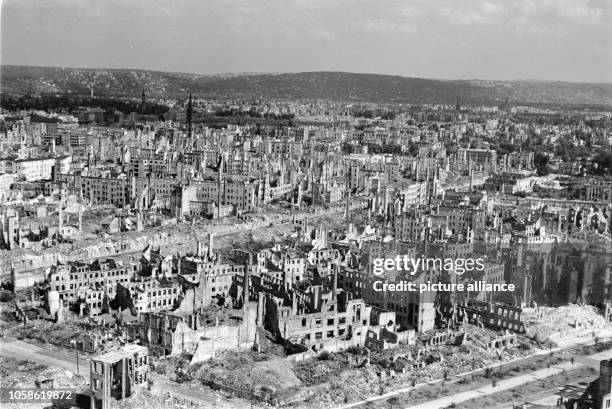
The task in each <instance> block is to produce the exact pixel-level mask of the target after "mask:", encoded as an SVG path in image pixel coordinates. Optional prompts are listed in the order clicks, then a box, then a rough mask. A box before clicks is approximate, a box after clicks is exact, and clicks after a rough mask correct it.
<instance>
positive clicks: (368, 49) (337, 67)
mask: <svg viewBox="0 0 612 409" xmlns="http://www.w3.org/2000/svg"><path fill="white" fill-rule="evenodd" d="M0 1H1V2H2V4H1V6H0V14H1V19H0V34H1V36H0V37H1V41H0V62H1V63H2V64H13V65H37V66H57V67H79V68H143V69H154V70H161V71H179V72H191V73H199V74H212V73H230V72H232V73H240V72H303V71H348V72H365V73H377V74H393V75H402V76H408V77H424V78H444V79H492V80H510V79H541V80H561V81H577V82H612V0H0Z"/></svg>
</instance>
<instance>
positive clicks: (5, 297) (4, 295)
mask: <svg viewBox="0 0 612 409" xmlns="http://www.w3.org/2000/svg"><path fill="white" fill-rule="evenodd" d="M13 298H15V297H14V295H13V292H12V291H8V290H2V291H0V301H1V302H9V301H13Z"/></svg>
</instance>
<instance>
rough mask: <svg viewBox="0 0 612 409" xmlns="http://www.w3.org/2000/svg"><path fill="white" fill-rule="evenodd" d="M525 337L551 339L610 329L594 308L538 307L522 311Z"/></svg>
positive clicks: (576, 306) (578, 306)
mask: <svg viewBox="0 0 612 409" xmlns="http://www.w3.org/2000/svg"><path fill="white" fill-rule="evenodd" d="M523 319H524V322H525V326H526V328H527V335H528V336H530V337H532V338H534V339H551V340H553V338H555V337H559V336H561V337H563V336H568V335H571V334H575V333H587V332H589V331H593V330H597V329H602V328H610V325H609V324H608V323H606V321H605V319H604V317H603V316H602V315H601V314H599V313H598V311H597V309H596V308H595V307H592V306H589V305H576V304H571V305H564V306H560V307H538V308H529V309H524V310H523Z"/></svg>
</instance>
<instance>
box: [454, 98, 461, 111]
mask: <svg viewBox="0 0 612 409" xmlns="http://www.w3.org/2000/svg"><path fill="white" fill-rule="evenodd" d="M455 111H461V105H459V95H457V103H456V104H455Z"/></svg>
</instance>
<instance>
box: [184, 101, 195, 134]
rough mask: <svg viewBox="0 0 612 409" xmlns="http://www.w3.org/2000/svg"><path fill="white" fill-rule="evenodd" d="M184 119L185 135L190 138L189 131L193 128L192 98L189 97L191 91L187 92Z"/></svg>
mask: <svg viewBox="0 0 612 409" xmlns="http://www.w3.org/2000/svg"><path fill="white" fill-rule="evenodd" d="M185 121H186V122H187V124H186V125H187V137H188V138H189V139H191V133H192V129H193V99H192V97H191V92H190V93H189V102H188V103H187V112H186V115H185Z"/></svg>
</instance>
